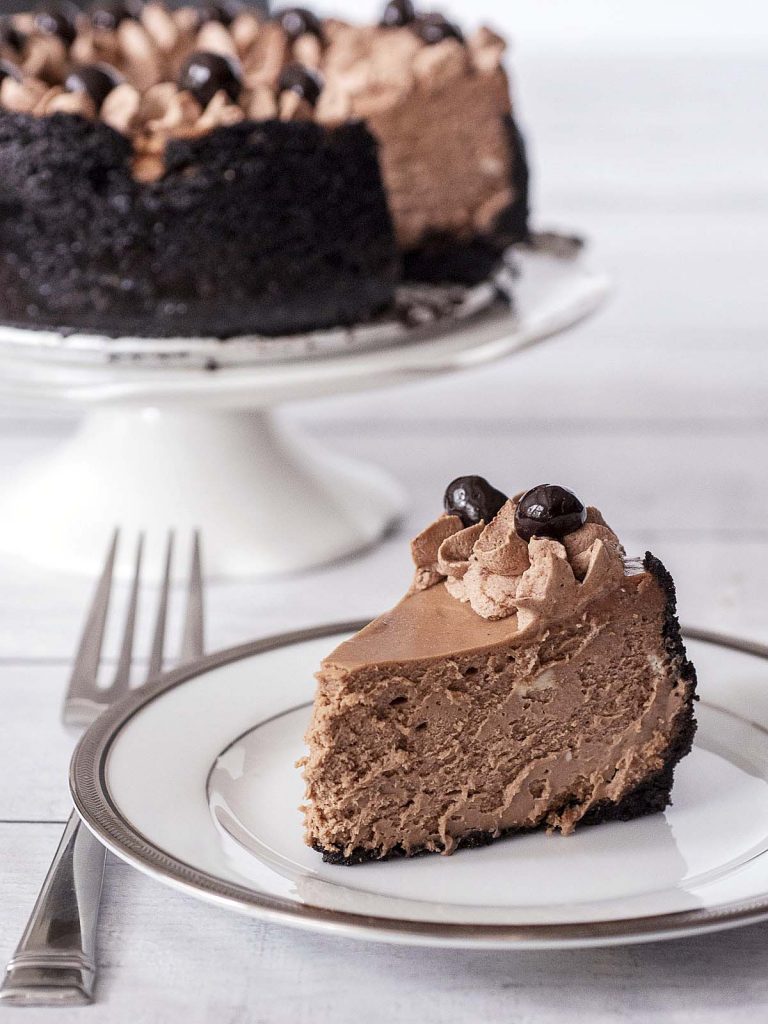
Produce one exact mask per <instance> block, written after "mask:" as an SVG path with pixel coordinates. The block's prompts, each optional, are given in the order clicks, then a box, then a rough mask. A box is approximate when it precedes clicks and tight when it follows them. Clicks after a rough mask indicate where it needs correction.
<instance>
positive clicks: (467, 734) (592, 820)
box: [302, 478, 696, 864]
mask: <svg viewBox="0 0 768 1024" xmlns="http://www.w3.org/2000/svg"><path fill="white" fill-rule="evenodd" d="M463 479H464V480H468V479H469V480H471V479H473V478H463ZM474 479H475V480H481V478H474ZM455 483H456V482H454V484H455ZM482 484H485V481H482ZM452 488H453V490H452ZM456 490H457V489H456V488H455V487H454V485H451V488H449V492H448V495H447V498H448V500H447V505H449V506H454V511H462V512H464V513H468V504H467V503H466V502H464V503H463V504H462V502H461V501H459V502H458V506H459V507H458V508H455V505H456V504H457V503H456V502H455V501H454V496H455V494H456ZM534 490H535V491H536V492H537V494H536V495H534V498H531V499H530V500H528V498H529V495H533V491H531V492H527V493H526V495H523V496H521V497H519V498H518V499H512V500H510V501H508V502H505V503H504V505H503V506H502V507H501V509H500V510H499V511H498V513H497V514H496V515H495V516H494V517H493V518H492V519H491V520H490V521H489V522H488V523H486V522H485V521H484V520H483V519H479V520H478V521H477V522H470V523H469V525H464V522H463V521H462V519H460V518H459V516H458V515H455V514H449V515H446V516H443V517H441V518H440V519H438V520H437V521H436V522H435V523H434V524H432V526H430V527H428V528H427V529H426V530H425V531H424V532H423V533H422V534H420V535H419V537H417V538H416V539H415V540H414V543H413V555H414V562H415V564H416V575H415V579H414V583H413V585H412V587H411V589H410V591H409V592H408V594H407V595H406V596H405V597H404V598H403V600H402V601H401V602H400V604H398V605H397V606H396V607H395V608H394V609H393V610H392V611H390V612H387V613H386V614H384V615H382V616H380V617H379V618H378V619H376V620H375V621H374V622H372V623H371V624H370V625H369V626H367V627H366V628H365V629H364V630H362V631H361V632H360V633H359V634H357V635H356V636H355V637H353V638H352V639H351V640H348V641H346V642H345V643H343V644H341V645H340V646H339V647H338V648H337V649H336V650H335V651H334V652H332V653H331V654H330V655H329V656H328V657H327V658H326V659H325V661H324V662H323V665H322V668H321V670H320V672H319V674H318V690H317V696H316V700H315V706H314V711H313V718H312V722H311V725H310V728H309V731H308V734H307V744H308V748H309V752H308V755H307V757H306V758H305V760H304V761H303V762H302V763H303V767H304V776H305V780H306V784H307V789H306V797H307V802H306V806H305V808H304V810H305V824H306V839H307V842H308V843H309V844H310V845H312V846H313V847H314V848H315V849H317V850H319V851H320V852H322V853H323V855H324V857H325V858H326V859H327V860H329V861H331V862H333V863H344V864H353V863H359V862H360V861H363V860H370V859H386V858H389V857H394V856H413V855H415V854H419V853H428V852H441V853H451V852H453V851H454V850H456V849H458V848H460V847H462V846H476V845H480V844H484V843H487V842H490V841H492V840H493V839H497V838H500V837H501V836H504V835H509V834H513V833H517V832H520V831H526V830H530V829H534V828H539V827H544V828H546V829H547V830H549V831H555V830H557V831H560V832H562V833H563V834H566V835H567V834H569V833H570V832H572V831H573V830H574V829H575V828H576V826H577V825H579V824H597V823H599V822H601V821H609V820H627V819H629V818H632V817H637V816H639V815H642V814H648V813H652V812H656V811H659V810H663V808H664V807H665V806H666V805H667V804H668V802H669V799H670V791H671V787H672V781H673V773H674V767H675V765H676V764H677V762H678V761H679V760H680V758H681V757H683V756H684V755H685V754H686V753H687V752H688V750H689V749H690V746H691V742H692V739H693V733H694V730H695V722H694V718H693V700H694V689H695V682H696V677H695V672H694V669H693V666H692V665H691V664H690V662H689V661H688V659H687V657H686V653H685V649H684V647H683V644H682V640H681V637H680V631H679V627H678V624H677V618H676V608H675V593H674V585H673V583H672V580H671V577H670V576H669V574H668V573H667V571H666V570H665V569H664V567H663V566H662V565H661V563H660V562H659V561H658V560H657V559H656V558H654V556H653V555H651V554H647V555H646V556H645V558H644V559H643V560H642V561H637V560H634V561H633V560H629V559H626V557H625V555H624V551H623V549H622V547H621V545H620V543H619V541H618V539H617V538H616V535H615V534H614V533H613V531H612V530H610V528H609V527H608V526H607V525H606V524H605V521H604V520H603V518H602V516H600V514H599V512H597V510H596V509H594V508H589V507H584V506H583V505H581V503H580V502H579V501H578V499H577V498H575V496H574V495H572V494H571V493H570V492H568V491H565V489H563V488H552V487H551V486H550V485H544V486H543V487H540V488H536V489H534ZM495 493H497V494H498V493H499V492H495ZM534 499H535V500H534ZM526 502H527V504H526ZM476 506H477V502H474V503H472V507H476ZM534 507H537V508H538V513H535V512H533V509H534ZM518 510H520V512H521V515H520V516H519V517H518V520H519V519H522V520H523V521H525V522H527V523H528V527H527V528H524V529H523V530H522V532H523V533H526V532H528V529H531V526H530V519H531V518H533V519H534V520H535V525H534V526H533V527H532V529H533V530H534V531H535V532H532V533H531V534H530V536H529V538H528V539H527V540H525V539H524V538H523V537H521V536H520V534H519V533H517V532H516V527H515V523H516V513H517V512H518ZM467 517H469V518H471V512H469V513H468V516H467V515H465V520H466V518H467ZM579 520H581V523H579ZM573 527H575V528H573Z"/></svg>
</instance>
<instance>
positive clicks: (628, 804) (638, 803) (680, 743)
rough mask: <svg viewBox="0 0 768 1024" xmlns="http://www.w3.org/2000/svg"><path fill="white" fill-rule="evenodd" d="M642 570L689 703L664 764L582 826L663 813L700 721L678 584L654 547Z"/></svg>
mask: <svg viewBox="0 0 768 1024" xmlns="http://www.w3.org/2000/svg"><path fill="white" fill-rule="evenodd" d="M643 568H644V569H645V570H646V571H647V572H649V573H651V575H652V576H653V577H654V578H655V579H656V581H657V582H658V584H659V586H660V587H661V589H662V590H663V592H664V595H665V597H666V607H665V611H664V624H663V627H662V636H663V639H664V646H665V648H666V650H667V653H668V654H669V657H670V658H671V660H672V662H673V663H674V664H676V666H677V671H678V674H679V677H680V679H681V680H682V681H683V685H684V686H685V696H686V701H685V704H684V706H683V707H682V709H681V710H680V712H679V713H678V715H677V716H676V718H675V721H674V723H673V727H672V738H671V740H670V742H669V745H668V747H667V750H666V752H665V754H664V764H663V767H662V768H660V769H659V770H658V771H656V772H654V773H653V774H651V775H649V776H648V777H647V778H645V779H644V780H643V781H642V782H641V783H640V784H639V785H638V786H637V787H636V788H635V789H633V790H631V791H630V792H629V793H626V794H625V795H624V796H623V797H622V798H621V800H619V801H618V802H615V801H613V800H603V801H601V802H600V803H597V804H595V805H594V806H593V807H591V808H590V809H589V811H587V813H586V814H585V815H584V817H583V818H582V819H581V820H580V821H579V823H578V825H579V826H582V825H601V824H603V823H604V822H608V821H631V820H632V819H634V818H640V817H643V816H645V815H646V814H657V813H658V812H659V811H663V810H664V809H665V807H667V806H668V805H669V804H670V802H671V791H672V784H673V782H674V772H675V768H676V767H677V764H678V762H679V761H680V760H681V759H682V758H683V757H685V755H686V754H687V753H689V751H690V749H691V746H692V745H693V737H694V734H695V733H696V720H695V718H694V713H693V705H694V701H696V700H698V697H697V696H696V670H695V668H694V667H693V665H692V664H691V662H690V661H689V660H688V655H687V653H686V650H685V645H684V643H683V638H682V635H681V633H680V624H679V622H678V620H677V597H676V594H675V584H674V581H673V579H672V577H671V576H670V574H669V572H668V571H667V569H666V568H665V566H664V565H663V564H662V563H661V562H660V561H659V559H658V558H656V557H655V555H652V554H651V552H650V551H647V552H646V554H645V558H644V559H643ZM564 809H565V808H563V810H564ZM542 827H543V826H541V825H536V826H534V827H533V828H517V829H507V830H506V831H504V832H502V833H501V834H500V835H498V836H497V835H494V834H493V833H492V832H470V833H468V834H467V835H465V836H462V837H461V839H459V840H458V842H457V844H456V849H460V850H461V849H472V848H474V847H478V846H488V845H489V844H490V843H493V842H496V841H497V840H498V839H507V838H509V837H510V836H514V835H522V834H524V833H526V832H537V831H539V830H540V829H541V828H542ZM312 848H313V849H314V850H316V851H317V852H318V853H321V854H322V856H323V860H324V861H325V862H326V863H327V864H343V865H345V866H347V867H351V866H353V865H355V864H364V863H368V862H369V861H375V860H394V859H397V858H400V857H407V856H409V854H407V853H406V852H405V850H403V848H402V847H401V846H396V847H394V849H392V850H390V852H389V853H387V854H385V855H384V856H378V855H377V852H376V850H367V849H363V848H358V849H356V850H353V851H352V853H351V854H350V855H349V856H344V854H343V852H341V851H340V850H338V849H330V850H329V849H325V848H323V847H322V846H320V845H319V844H317V843H315V844H313V847H312ZM433 852H439V851H432V850H417V851H415V852H414V853H411V854H410V856H411V857H420V856H424V855H427V854H430V853H433Z"/></svg>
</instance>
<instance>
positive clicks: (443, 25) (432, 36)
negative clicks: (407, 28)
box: [411, 14, 464, 46]
mask: <svg viewBox="0 0 768 1024" xmlns="http://www.w3.org/2000/svg"><path fill="white" fill-rule="evenodd" d="M411 28H412V29H413V31H414V32H415V33H416V35H417V36H418V37H419V39H421V40H422V41H423V42H425V43H426V44H427V46H434V45H435V44H436V43H442V41H443V40H444V39H457V40H458V41H459V42H460V43H463V42H464V36H463V35H462V34H461V29H460V28H459V27H458V25H454V24H453V22H452V21H448V19H447V18H445V17H443V15H442V14H422V15H421V16H420V17H418V18H416V20H415V21H414V22H413V23H412V24H411Z"/></svg>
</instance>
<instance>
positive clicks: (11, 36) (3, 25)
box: [0, 18, 27, 53]
mask: <svg viewBox="0 0 768 1024" xmlns="http://www.w3.org/2000/svg"><path fill="white" fill-rule="evenodd" d="M26 41H27V37H26V36H25V35H24V33H23V32H19V30H18V29H17V28H16V26H15V25H14V24H13V22H12V21H11V19H10V18H0V46H7V47H8V48H9V49H11V50H15V51H16V53H21V51H22V50H23V49H24V44H25V43H26Z"/></svg>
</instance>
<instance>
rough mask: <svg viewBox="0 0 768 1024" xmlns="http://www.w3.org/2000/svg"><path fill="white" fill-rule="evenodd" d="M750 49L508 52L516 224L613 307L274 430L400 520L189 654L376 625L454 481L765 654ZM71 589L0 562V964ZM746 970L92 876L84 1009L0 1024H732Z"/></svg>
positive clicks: (756, 72)
mask: <svg viewBox="0 0 768 1024" xmlns="http://www.w3.org/2000/svg"><path fill="white" fill-rule="evenodd" d="M710 6H711V5H710ZM747 35H748V33H747ZM562 49H563V48H562V47H561V51H562ZM731 49H732V48H731ZM748 49H749V47H746V48H744V49H743V50H738V49H736V50H733V52H731V53H730V54H727V53H725V51H724V52H722V53H720V54H718V52H717V50H716V48H713V47H709V48H707V49H706V50H705V51H704V52H702V53H695V52H694V53H676V54H674V55H673V54H671V53H670V54H667V55H666V56H659V55H658V54H653V53H652V52H651V51H650V50H649V49H648V48H646V50H645V52H643V50H642V47H641V48H640V50H639V51H638V52H632V53H629V52H626V53H624V52H622V51H620V50H616V49H613V50H606V49H603V50H602V51H601V52H597V53H592V54H590V56H589V58H587V57H585V56H583V55H580V53H579V52H576V51H574V50H571V51H570V52H568V54H567V55H566V54H565V53H564V52H558V53H554V52H553V53H550V54H548V53H547V51H546V48H543V49H542V48H539V47H537V48H536V50H535V51H528V52H526V49H525V46H522V47H521V48H520V54H519V60H518V63H519V72H520V81H521V87H520V94H521V101H522V106H523V108H524V111H525V120H526V121H527V122H528V123H529V124H530V126H531V127H532V132H531V142H532V152H533V156H534V160H535V173H536V193H537V203H536V206H537V221H538V222H539V223H540V224H541V225H549V226H557V227H563V228H569V229H570V228H580V229H584V230H585V231H588V232H589V234H590V235H591V236H592V238H593V240H594V259H595V261H597V262H599V263H600V264H601V265H603V266H605V267H608V268H609V269H610V270H611V272H612V273H613V274H614V276H615V279H616V283H617V292H616V297H615V299H614V301H613V302H612V303H611V305H610V307H609V308H608V309H607V310H606V312H605V313H604V314H602V315H601V316H600V317H599V318H598V319H595V320H594V321H593V322H591V323H589V324H588V325H585V326H584V327H582V328H581V329H579V330H578V331H576V332H573V333H572V334H570V335H569V336H567V337H564V338H562V339H560V340H558V341H555V342H552V343H550V344H549V345H548V346H544V347H542V348H541V349H538V350H535V351H532V352H530V353H528V354H525V355H523V356H521V357H519V358H518V359H516V360H512V361H510V362H509V363H507V364H506V365H503V366H496V367H493V368H491V369H487V370H482V371H473V372H471V373H467V374H466V375H464V376H461V377H457V378H455V379H450V380H449V379H446V380H442V381H439V382H436V383H432V384H428V385H419V386H413V387H411V388H407V389H403V390H401V391H386V392H385V391H382V392H379V393H377V394H374V395H371V396H363V397H360V398H345V399H344V400H339V401H327V400H326V401H324V402H322V403H318V404H317V405H306V406H304V407H301V408H297V409H295V410H292V411H291V413H290V415H291V416H292V417H294V418H297V419H299V420H300V421H301V422H302V423H303V424H304V425H305V426H306V428H307V429H310V430H311V431H312V432H313V433H316V434H317V435H318V436H320V437H322V438H323V439H324V440H325V441H327V442H328V443H331V444H333V445H335V446H337V447H338V448H339V449H343V450H345V451H349V452H354V453H356V454H359V455H363V456H365V457H369V458H371V459H374V460H377V461H378V462H379V463H381V464H382V465H384V466H386V467H387V468H389V469H390V470H391V471H393V472H395V473H397V474H398V475H399V476H400V477H401V478H402V479H403V480H404V481H405V483H406V484H407V485H408V487H409V489H410V494H411V499H412V507H411V510H410V514H409V516H408V520H407V522H406V523H405V524H404V526H403V528H402V530H401V531H400V532H399V533H398V534H397V535H396V536H394V537H392V538H391V539H390V540H388V541H387V543H386V544H384V545H383V546H381V547H379V548H378V549H376V550H375V551H373V552H371V553H369V554H368V555H366V556H365V557H364V558H361V559H359V560H356V561H351V562H348V563H346V564H343V565H340V566H337V567H333V568H329V569H326V570H324V571H322V572H316V573H313V574H312V575H310V576H305V577H295V578H292V579H289V580H286V581H284V582H282V583H269V584H238V585H216V586H213V587H212V588H211V591H210V596H209V602H208V607H209V637H208V639H209V645H210V646H222V645H229V644H232V643H236V642H238V641H241V640H246V639H250V638H252V637H255V636H259V635H264V634H267V633H270V632H272V631H275V630H279V629H282V628H285V627H287V626H293V625H297V624H307V625H309V624H313V623H316V622H318V621H320V620H326V621H327V620H330V619H336V618H346V617H350V616H365V615H369V614H374V613H376V612H378V611H379V610H381V609H382V608H383V607H384V606H386V605H387V604H388V603H390V602H391V601H393V600H394V599H395V598H396V597H397V596H398V594H399V592H400V591H401V589H402V587H403V584H404V582H405V580H406V578H407V576H408V573H409V568H408V559H407V554H406V538H407V537H408V535H409V534H410V533H412V532H413V531H414V530H415V529H416V528H417V527H418V526H419V525H420V524H422V523H423V522H424V521H426V520H427V519H428V518H429V517H430V515H432V514H433V513H434V511H435V510H436V509H437V507H438V503H439V500H440V495H441V493H442V489H443V487H444V485H445V483H446V482H447V481H448V480H449V479H450V478H452V477H453V476H455V475H456V474H457V473H460V472H461V473H464V472H481V473H484V474H486V475H488V476H489V477H490V478H491V479H492V480H493V481H494V482H496V483H498V485H499V486H501V487H504V488H507V489H509V490H514V489H515V488H519V487H523V486H526V485H530V484H533V483H537V482H539V481H540V480H543V479H552V480H555V481H561V482H563V483H565V484H568V485H570V486H572V487H574V488H575V489H576V490H577V491H578V493H579V494H580V495H581V496H582V497H583V498H584V499H585V500H589V501H590V502H594V503H596V504H597V505H599V506H600V507H601V508H602V509H603V511H604V512H605V514H606V516H607V517H608V519H609V521H610V522H611V523H612V524H613V525H614V527H615V528H616V529H617V530H618V531H619V532H620V533H621V535H622V537H623V538H624V539H625V541H626V543H627V546H628V547H629V548H630V549H635V550H638V551H642V550H644V549H645V547H646V546H651V547H652V548H653V550H655V551H656V552H658V554H660V555H661V556H662V557H663V558H664V560H665V561H666V562H667V563H668V565H669V566H670V568H671V569H672V571H673V573H674V575H675V576H676V578H677V581H678V585H679V595H680V604H681V609H682V615H683V618H684V619H685V620H686V621H687V622H690V623H693V624H696V625H699V626H707V627H712V628H717V629H721V630H725V631H731V632H734V633H738V634H743V635H747V636H751V637H757V638H761V639H764V640H768V587H767V586H766V573H767V570H768V558H767V556H768V520H767V519H766V506H767V505H768V481H767V480H766V465H767V463H768V410H767V409H766V395H768V337H767V336H766V335H767V334H768V299H767V296H768V289H766V286H765V275H766V260H767V258H768V192H767V191H766V182H768V147H766V144H765V140H766V137H767V135H766V127H767V125H766V120H767V115H766V109H767V108H766V104H765V96H766V95H767V94H768V66H766V63H765V61H764V59H762V58H761V57H760V56H750V55H749V52H748ZM70 429H71V421H70V420H69V419H68V418H67V417H66V416H62V415H60V414H56V415H54V413H53V411H52V412H51V415H50V416H48V417H45V418H41V417H39V416H38V417H36V418H31V417H30V416H29V414H28V413H25V412H23V411H21V410H15V409H12V408H6V409H3V410H2V411H1V412H0V480H2V478H3V477H4V476H5V475H6V474H7V473H9V472H10V471H11V470H12V469H13V468H14V467H16V466H19V465H21V464H22V463H23V462H24V460H25V459H27V458H28V457H30V456H32V455H33V454H37V453H38V452H42V451H44V450H45V449H46V447H48V446H49V445H51V444H52V443H53V442H54V441H55V440H56V439H57V438H58V437H60V436H61V435H62V434H63V433H64V432H66V431H68V430H70ZM0 486H1V484H0ZM51 515H55V509H52V510H51ZM89 592H90V584H89V583H88V582H87V581H83V580H77V579H69V578H65V577H55V576H52V575H49V574H46V573H43V572H39V571H36V570H31V569H25V568H24V567H23V566H21V565H19V564H16V563H12V562H11V561H10V560H7V561H4V562H2V564H0V863H1V864H2V882H1V883H0V884H1V885H2V898H1V901H0V954H1V955H2V957H3V959H4V958H5V957H6V956H7V955H9V954H10V952H11V950H12V948H13V946H14V944H15V941H16V939H17V937H18V935H19V933H20V930H21V928H22V926H23V924H24V921H25V919H26V915H27V913H28V911H29V909H30V907H31V905H32V902H33V900H34V897H35V894H36V891H37V888H38V886H39V884H40V882H41V880H42V877H43V875H44V873H45V870H46V867H47V865H48V862H49V859H50V857H51V855H52V853H53V850H54V848H55V846H56V843H57V841H58V837H59V833H60V830H61V824H62V822H63V821H64V819H65V817H66V814H67V812H68V800H67V791H66V782H65V780H66V767H67V762H68V757H69V753H70V748H71V741H70V739H69V738H68V737H67V736H66V735H65V734H64V733H63V731H62V730H61V729H60V727H59V725H58V710H59V708H58V705H59V700H60V696H61V693H62V688H63V686H64V683H65V679H66V673H67V664H68V660H69V658H70V656H71V654H72V651H73V649H74V645H75V642H76V638H77V634H78V631H79V628H80V625H81V617H82V613H83V610H84V607H85V603H86V600H87V597H88V595H89ZM767 951H768V925H766V926H755V927H752V928H749V929H743V930H739V931H732V932H727V933H724V934H722V935H719V936H709V937H705V938H699V939H692V940H685V941H679V942H675V943H672V944H658V945H650V946H644V947H639V946H636V947H628V948H624V949H621V948H619V949H610V950H602V951H581V952H570V953H562V954H561V953H546V954H544V953H535V954H534V953H526V954H517V955H505V954H500V953H473V954H465V953H462V952H454V951H452V952H430V951H425V950H417V951H414V950H408V949H399V948H388V947H384V946H377V945H372V944H356V943H353V942H349V941H343V942H342V941H337V940H332V939H329V938H317V937H313V936H311V935H308V934H302V933H299V932H293V931H289V930H286V929H283V928H280V927H275V926H266V925H261V924H258V923H255V922H253V921H251V920H248V919H245V918H240V917H238V916H234V915H229V914H226V913H225V912H223V911H219V910H215V909H212V908H211V907H208V906H206V905H203V904H201V903H197V902H195V901H194V900H191V899H188V898H185V897H183V896H181V895H178V894H176V893H174V892H172V891H170V890H168V889H165V888H163V887H161V886H160V885H159V884H156V883H154V882H151V881H149V880H147V879H145V878H144V877H141V876H139V875H137V874H135V873H134V872H133V871H132V870H131V869H129V868H127V867H125V866H123V865H122V864H120V863H119V862H118V861H116V860H114V859H112V858H110V860H109V865H108V871H107V878H106V886H105V893H104V911H103V923H102V929H101V935H100V965H101V980H100V986H99V992H98V995H99V1002H98V1005H97V1006H96V1007H94V1008H93V1009H90V1010H87V1011H82V1010H79V1011H71V1012H69V1013H61V1012H48V1011H30V1010H25V1011H21V1010H5V1011H0V1013H1V1014H3V1016H5V1014H14V1013H15V1014H19V1015H24V1014H26V1019H28V1020H29V1021H30V1024H31V1022H32V1021H41V1022H42V1021H45V1022H47V1021H50V1020H54V1019H55V1020H56V1021H57V1024H58V1022H59V1021H61V1022H62V1024H66V1022H74V1021H76V1020H79V1019H80V1017H81V1015H82V1016H83V1019H85V1018H87V1019H88V1020H89V1021H91V1022H97V1021H99V1022H100V1021H109V1022H115V1024H121V1022H126V1024H127V1022H129V1021H130V1022H131V1024H145V1022H150V1021H151V1022H154V1021H161V1022H166V1021H174V1020H177V1019H182V1014H183V1015H184V1017H183V1019H185V1020H186V1021H188V1022H190V1024H198V1022H215V1024H239V1022H249V1024H255V1022H283V1021H284V1022H291V1024H331V1022H333V1024H343V1022H346V1021H353V1020H354V1021H357V1020H364V1021H366V1022H368V1024H390V1022H391V1021H393V1020H412V1021H419V1022H423V1024H433V1022H434V1024H438V1022H439V1024H450V1022H454V1021H456V1022H458V1021H462V1022H463V1021H474V1020H483V1021H502V1020H503V1021H511V1022H518V1024H527V1022H529V1021H536V1022H537V1024H549V1022H568V1024H599V1022H603V1021H627V1022H638V1024H639V1022H647V1021H649V1020H653V1021H655V1022H664V1024H671V1022H681V1021H686V1022H707V1024H710V1022H718V1024H719V1022H723V1024H725V1022H728V1024H740V1022H752V1021H758V1020H765V1019H766V1015H767V1014H768V971H767V970H766V964H767V963H768V959H767V956H766V953H767ZM9 1019H10V1018H9Z"/></svg>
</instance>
